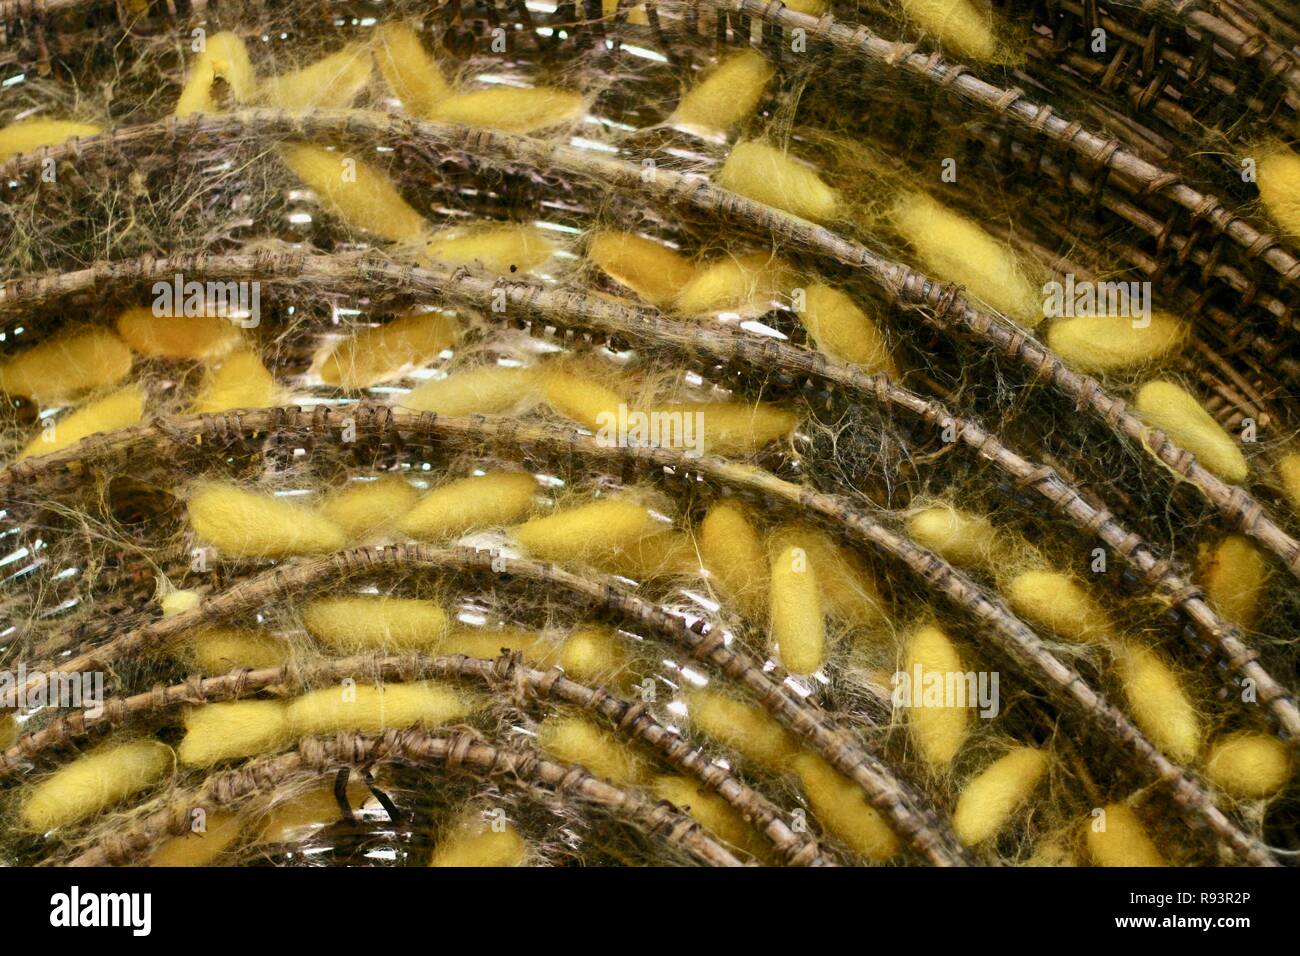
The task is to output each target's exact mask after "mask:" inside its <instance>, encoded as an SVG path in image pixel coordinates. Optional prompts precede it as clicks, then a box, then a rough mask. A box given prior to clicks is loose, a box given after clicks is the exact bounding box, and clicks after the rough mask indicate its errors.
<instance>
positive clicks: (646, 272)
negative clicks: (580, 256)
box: [587, 229, 695, 308]
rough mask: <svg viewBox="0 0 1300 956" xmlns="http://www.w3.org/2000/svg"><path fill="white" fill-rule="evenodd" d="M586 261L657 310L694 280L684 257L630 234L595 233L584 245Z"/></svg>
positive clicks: (667, 303)
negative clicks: (585, 247)
mask: <svg viewBox="0 0 1300 956" xmlns="http://www.w3.org/2000/svg"><path fill="white" fill-rule="evenodd" d="M587 258H589V259H590V260H591V261H592V263H593V264H594V265H595V266H596V268H598V269H600V270H601V271H602V272H604V273H605V274H606V275H608V276H609V277H610V278H611V279H613V280H614V281H615V282H617V283H618V284H619V285H622V286H626V287H627V288H629V289H631V290H632V291H633V292H635V293H636V294H637V295H639V296H640V297H641V298H642V299H644V300H645V301H646V302H648V303H650V304H651V305H653V306H655V307H656V308H664V307H666V306H668V305H669V304H671V303H672V302H673V300H674V299H676V298H677V295H678V293H679V292H680V291H681V290H682V289H683V288H684V287H685V286H686V285H687V284H688V283H689V282H690V281H691V280H692V279H693V278H694V277H695V266H694V265H693V264H692V263H691V262H690V260H689V259H687V258H686V257H685V256H683V255H681V254H680V253H678V252H676V251H674V250H672V249H669V248H668V247H667V246H665V245H664V244H663V243H661V242H655V241H654V240H652V239H645V238H642V237H641V236H636V235H633V234H632V233H630V232H615V231H614V230H611V229H599V230H596V231H595V232H593V233H592V234H591V237H590V239H588V241H587Z"/></svg>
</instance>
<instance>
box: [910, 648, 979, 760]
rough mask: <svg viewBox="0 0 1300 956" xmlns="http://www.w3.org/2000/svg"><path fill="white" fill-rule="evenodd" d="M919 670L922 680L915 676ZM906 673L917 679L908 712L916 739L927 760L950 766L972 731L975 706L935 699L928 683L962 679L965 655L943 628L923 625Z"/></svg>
mask: <svg viewBox="0 0 1300 956" xmlns="http://www.w3.org/2000/svg"><path fill="white" fill-rule="evenodd" d="M918 672H919V673H920V675H921V680H920V682H919V683H918V682H917V681H916V680H915V677H916V674H917V673H918ZM906 673H907V674H908V676H909V677H910V678H912V679H913V683H912V687H911V691H912V693H911V702H910V706H909V707H908V715H907V721H908V730H909V731H910V732H911V737H912V741H913V743H915V744H916V749H917V750H918V751H919V752H920V754H921V758H922V759H923V760H924V761H925V762H926V763H927V764H929V765H930V766H931V767H936V768H939V767H946V766H948V764H950V763H952V758H953V757H955V756H957V751H958V750H960V749H961V745H962V743H963V742H964V741H965V740H966V735H967V734H968V733H970V714H971V709H970V707H958V706H955V705H956V703H958V702H957V701H953V700H947V699H941V700H938V701H934V700H932V699H931V695H930V694H928V693H927V692H926V691H927V689H928V688H927V686H926V685H927V684H928V683H929V682H930V681H932V680H933V681H935V682H937V683H938V685H939V686H943V687H945V688H946V687H947V686H948V685H950V684H952V683H953V681H954V680H960V679H962V675H963V674H964V673H965V671H964V668H963V667H962V663H961V655H960V654H958V653H957V648H956V646H955V645H954V644H953V643H952V641H950V640H949V639H948V635H946V634H944V633H943V631H941V630H939V629H938V628H937V627H922V628H920V629H919V630H918V631H917V632H916V633H915V634H913V635H912V638H911V640H909V641H908V642H907V671H906ZM931 675H934V676H933V677H932V676H931Z"/></svg>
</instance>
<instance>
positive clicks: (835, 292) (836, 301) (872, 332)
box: [797, 282, 896, 375]
mask: <svg viewBox="0 0 1300 956" xmlns="http://www.w3.org/2000/svg"><path fill="white" fill-rule="evenodd" d="M797 314H798V316H799V321H800V322H802V323H803V327H804V328H805V329H807V330H808V335H809V336H810V337H811V338H812V340H813V342H814V343H816V345H817V348H819V349H821V350H822V351H823V352H825V353H826V354H827V355H829V356H831V357H832V358H837V359H840V360H841V361H844V362H852V363H853V364H854V365H861V366H862V367H863V368H864V369H865V370H866V371H868V372H887V373H889V374H890V375H894V374H896V369H895V368H894V360H893V358H892V357H891V356H890V354H889V342H888V341H887V340H886V338H885V336H884V333H883V332H881V331H880V329H879V328H878V327H877V326H876V324H875V323H874V322H872V321H871V319H869V318H867V314H866V313H865V312H863V311H862V310H861V309H860V308H858V305H857V303H856V302H854V301H853V299H852V298H851V297H850V296H849V295H847V294H846V293H844V292H841V291H840V290H839V289H832V288H831V287H830V286H828V285H823V284H822V283H820V282H814V283H812V284H811V285H809V286H808V287H807V288H805V289H804V307H803V308H802V309H800V310H798V312H797Z"/></svg>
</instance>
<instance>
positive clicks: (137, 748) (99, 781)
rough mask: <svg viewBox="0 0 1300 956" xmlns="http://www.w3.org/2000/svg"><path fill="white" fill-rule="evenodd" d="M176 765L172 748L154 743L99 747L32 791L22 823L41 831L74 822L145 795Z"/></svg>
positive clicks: (57, 771) (24, 808) (61, 768)
mask: <svg viewBox="0 0 1300 956" xmlns="http://www.w3.org/2000/svg"><path fill="white" fill-rule="evenodd" d="M175 761H176V758H175V755H174V754H173V753H172V749H171V748H170V747H168V746H167V745H166V744H163V743H159V742H158V741H156V740H137V741H132V742H131V743H125V744H117V745H114V746H105V747H100V748H97V749H96V750H94V751H92V752H90V753H87V754H84V755H82V756H80V757H77V758H76V759H75V760H73V761H72V762H71V763H69V764H66V765H65V766H63V767H60V768H59V769H58V770H56V771H54V773H52V774H50V775H49V776H48V777H46V778H45V779H43V780H41V781H40V782H39V783H37V784H36V785H35V786H33V787H32V788H31V790H30V791H29V792H28V794H27V796H26V799H24V800H23V803H22V808H21V811H20V813H21V817H22V821H23V823H24V825H26V826H27V827H29V828H31V829H33V830H39V831H42V832H43V831H45V830H52V829H54V828H55V827H62V826H68V825H70V824H73V823H77V822H78V821H80V820H84V819H85V818H86V817H89V816H93V815H94V814H96V813H99V812H100V811H101V810H106V809H108V808H109V807H111V806H113V805H114V804H115V803H118V802H120V801H122V800H125V799H126V798H127V797H129V796H132V795H133V794H137V793H140V792H141V791H142V790H148V789H149V788H150V787H152V786H153V785H154V784H156V783H158V782H159V781H161V780H162V779H163V778H164V777H166V776H168V775H169V774H170V773H171V772H172V768H173V767H174V766H175Z"/></svg>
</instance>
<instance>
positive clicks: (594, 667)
mask: <svg viewBox="0 0 1300 956" xmlns="http://www.w3.org/2000/svg"><path fill="white" fill-rule="evenodd" d="M631 659H632V655H631V653H630V651H629V650H628V647H627V645H626V644H625V643H624V642H623V641H622V640H621V639H620V638H619V637H618V635H617V634H615V633H613V632H612V631H609V630H606V629H604V628H599V629H597V628H584V629H582V630H579V631H574V632H573V633H572V634H570V635H569V636H568V637H567V638H565V640H564V643H563V644H561V645H560V652H559V655H558V656H557V658H556V663H557V664H559V665H560V666H561V667H563V668H564V672H565V673H566V674H568V675H569V676H570V677H572V678H573V679H574V680H576V681H582V682H583V683H592V682H595V681H599V680H603V679H607V678H609V677H611V676H612V675H614V674H618V673H619V672H621V671H624V670H626V669H627V667H628V666H629V664H630V663H631Z"/></svg>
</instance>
